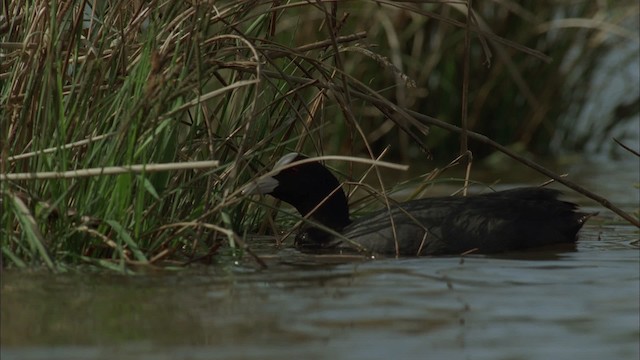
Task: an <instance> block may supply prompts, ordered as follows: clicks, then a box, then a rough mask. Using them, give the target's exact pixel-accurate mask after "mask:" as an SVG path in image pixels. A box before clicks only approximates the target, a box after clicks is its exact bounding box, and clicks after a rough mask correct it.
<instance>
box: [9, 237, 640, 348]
mask: <svg viewBox="0 0 640 360" xmlns="http://www.w3.org/2000/svg"><path fill="white" fill-rule="evenodd" d="M608 235H612V236H611V237H609V236H608ZM613 235H615V236H613ZM635 237H637V234H636V233H634V230H633V229H632V228H630V227H625V226H614V227H611V226H609V227H603V226H600V225H594V226H589V227H587V228H586V229H585V230H584V231H583V233H582V240H581V241H580V242H579V243H578V245H577V246H576V247H575V248H574V249H560V250H554V251H536V252H527V253H521V254H508V255H504V256H500V257H485V256H470V257H465V258H464V259H462V258H460V257H438V258H413V259H376V260H357V261H356V260H354V259H352V258H344V259H342V258H338V257H336V258H334V259H333V260H334V261H333V262H332V264H329V265H328V264H327V263H328V262H327V261H326V259H322V258H313V257H304V256H302V255H300V254H296V253H294V252H293V250H284V251H282V252H280V253H278V254H275V255H272V256H269V257H267V258H268V261H269V265H270V267H269V269H267V270H258V269H257V268H255V267H253V266H251V265H247V264H243V265H237V266H228V267H226V268H223V267H220V266H207V267H205V266H196V267H193V268H191V269H187V270H185V271H179V272H172V271H160V272H157V273H147V274H138V275H135V276H119V275H113V274H103V273H97V274H93V275H91V274H86V273H82V274H63V275H52V274H48V273H45V272H23V271H21V272H14V271H5V272H4V273H3V274H2V313H1V315H2V323H1V340H2V359H3V360H7V359H114V358H118V359H283V358H287V359H289V358H300V359H302V358H304V359H389V358H397V359H426V358H429V359H571V360H573V359H576V358H578V359H598V360H600V359H637V358H638V356H639V337H640V329H639V327H640V325H639V324H640V315H639V313H640V310H639V304H638V298H639V297H640V288H639V284H640V275H639V257H638V255H639V253H638V248H637V244H634V243H633V239H634V238H635ZM598 239H601V240H598ZM607 239H608V240H607Z"/></svg>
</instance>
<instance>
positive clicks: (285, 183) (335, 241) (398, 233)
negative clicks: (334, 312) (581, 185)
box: [244, 153, 592, 255]
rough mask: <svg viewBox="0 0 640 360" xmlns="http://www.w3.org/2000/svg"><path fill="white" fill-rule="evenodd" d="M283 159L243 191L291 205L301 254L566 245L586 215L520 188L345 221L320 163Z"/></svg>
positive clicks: (343, 203)
mask: <svg viewBox="0 0 640 360" xmlns="http://www.w3.org/2000/svg"><path fill="white" fill-rule="evenodd" d="M303 159H307V157H305V156H303V155H300V154H298V153H289V154H287V155H285V156H283V157H282V158H281V159H280V160H278V162H277V163H276V164H275V166H274V168H273V172H272V173H274V175H272V176H263V177H261V178H259V179H258V180H256V181H255V182H254V183H253V184H251V185H250V186H249V187H248V188H246V189H245V190H244V193H245V194H270V195H272V196H274V197H276V198H278V199H280V200H282V201H284V202H287V203H289V204H291V205H293V206H294V207H295V208H296V209H297V210H298V212H300V214H301V215H303V216H307V217H308V220H309V221H308V223H307V224H306V225H304V226H303V227H302V229H301V230H300V232H299V233H298V234H297V236H296V240H295V244H296V246H297V247H299V248H302V249H332V250H344V249H351V250H359V251H365V252H369V253H378V254H399V255H436V254H461V253H464V252H467V251H475V252H478V253H497V252H504V251H510V250H521V249H527V248H533V247H539V246H544V245H550V244H557V243H572V242H575V241H576V240H577V235H576V234H577V232H578V230H580V228H581V227H582V225H583V224H584V223H585V221H586V220H587V219H588V218H589V217H590V216H591V215H592V214H585V213H580V212H577V211H576V205H575V204H573V203H570V202H565V201H561V200H558V196H559V195H560V192H559V191H557V190H553V189H547V188H535V187H525V188H517V189H512V190H506V191H497V192H493V193H487V194H482V195H474V196H468V197H460V196H449V197H436V198H425V199H419V200H412V201H408V202H404V203H399V204H398V203H391V209H387V208H384V209H382V210H379V211H376V212H374V213H372V214H370V215H368V216H365V217H362V218H359V219H356V220H355V221H351V220H350V218H349V207H348V203H347V198H346V197H345V194H344V192H343V191H342V189H341V188H340V183H339V182H338V180H337V179H336V178H335V176H333V174H331V172H330V171H329V170H328V169H327V168H325V167H324V166H323V165H322V164H320V163H319V162H310V163H305V164H300V165H295V166H293V167H288V168H285V166H286V165H288V164H290V163H292V162H294V161H298V160H303Z"/></svg>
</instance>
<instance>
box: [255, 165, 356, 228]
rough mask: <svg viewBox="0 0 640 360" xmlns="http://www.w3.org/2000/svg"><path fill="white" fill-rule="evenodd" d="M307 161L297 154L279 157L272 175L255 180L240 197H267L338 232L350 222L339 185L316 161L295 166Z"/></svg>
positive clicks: (346, 205)
mask: <svg viewBox="0 0 640 360" xmlns="http://www.w3.org/2000/svg"><path fill="white" fill-rule="evenodd" d="M307 159H308V158H307V157H306V156H304V155H300V154H298V153H289V154H287V155H285V156H283V157H282V158H280V160H278V161H277V162H276V164H275V165H274V167H273V171H272V173H274V172H275V173H274V174H272V175H271V176H263V177H261V178H259V179H258V180H256V181H255V182H254V183H253V184H251V185H250V186H249V188H247V189H246V190H245V191H244V193H245V194H270V195H271V196H273V197H275V198H277V199H280V200H282V201H284V202H286V203H289V204H291V205H292V206H294V207H295V208H296V209H297V210H298V212H300V214H301V215H303V216H306V215H307V214H309V213H311V215H310V216H309V217H310V219H312V220H314V221H316V222H318V223H320V224H322V225H324V226H327V227H329V228H331V229H334V230H341V229H342V228H343V227H345V226H346V225H348V224H349V222H350V220H349V206H348V203H347V198H346V196H345V194H344V192H343V191H342V188H341V187H340V183H339V182H338V179H336V177H335V176H333V174H332V173H331V172H330V171H329V170H328V169H327V168H326V167H324V166H323V165H322V164H320V163H319V162H318V161H311V162H306V163H301V164H295V163H296V162H298V161H303V160H307ZM319 204H321V205H319ZM316 207H317V208H316ZM314 209H315V210H314Z"/></svg>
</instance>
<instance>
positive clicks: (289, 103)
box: [0, 0, 638, 271]
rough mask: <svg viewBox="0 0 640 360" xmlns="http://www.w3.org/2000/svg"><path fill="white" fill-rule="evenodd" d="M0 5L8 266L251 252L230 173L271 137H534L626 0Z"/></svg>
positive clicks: (327, 144)
mask: <svg viewBox="0 0 640 360" xmlns="http://www.w3.org/2000/svg"><path fill="white" fill-rule="evenodd" d="M8 4H9V5H8V7H5V8H3V13H2V14H1V15H2V16H1V17H0V61H1V62H0V80H1V81H0V100H1V104H2V109H1V113H0V121H1V126H0V131H1V134H2V135H1V145H0V146H1V149H0V151H1V155H0V174H2V175H0V176H2V178H1V180H2V181H1V182H0V186H1V188H0V191H1V203H0V208H1V215H0V219H1V225H0V235H1V237H2V244H1V246H2V258H1V260H2V266H4V267H6V266H15V267H30V266H39V265H42V264H44V265H45V266H47V267H49V268H51V269H58V270H59V269H63V268H64V267H65V264H78V263H90V264H97V265H100V266H104V267H106V268H110V269H114V270H119V271H123V270H125V269H126V268H127V267H128V266H130V265H135V264H160V263H164V264H166V263H174V264H185V263H189V262H192V261H199V260H202V259H206V260H211V259H215V258H216V257H215V255H217V254H219V253H220V252H221V251H223V250H222V249H231V251H232V252H246V251H248V252H250V246H249V245H250V244H247V243H245V241H244V240H243V239H244V236H243V235H244V234H245V232H246V231H255V230H256V229H258V228H262V229H264V228H265V227H267V225H265V224H261V219H262V218H263V215H264V209H263V207H261V206H258V205H257V204H256V203H253V202H251V201H248V200H247V199H246V198H244V197H242V196H241V192H240V189H241V188H242V186H244V185H245V184H247V183H248V182H249V181H250V180H251V179H252V178H254V177H255V176H257V174H259V173H260V172H261V171H263V169H264V167H265V166H267V165H270V164H272V163H273V161H275V159H277V158H279V157H280V156H281V155H282V154H283V153H284V152H289V151H292V150H297V151H304V152H306V153H308V154H323V153H327V154H352V155H360V156H361V155H363V154H364V155H365V156H368V157H371V158H377V157H380V156H381V154H385V153H386V152H387V150H388V149H389V145H390V151H389V153H390V155H389V156H391V157H392V158H394V159H403V160H409V159H417V158H419V159H424V158H426V157H428V156H431V154H430V152H429V151H430V148H434V149H435V147H436V146H437V147H438V150H437V151H438V152H437V153H436V154H434V157H436V158H437V159H439V160H440V161H441V162H442V161H449V160H452V159H454V158H456V157H457V154H459V153H460V145H459V142H460V136H459V133H460V132H461V131H462V130H460V128H458V127H456V125H451V124H462V128H464V129H465V131H464V132H465V133H466V134H467V136H463V138H462V139H463V141H462V143H463V146H462V150H463V151H462V152H464V151H466V150H467V145H466V139H467V137H468V138H469V139H472V140H473V139H475V140H479V141H480V144H485V145H487V144H488V145H489V146H490V147H489V148H491V149H494V150H495V149H496V148H497V149H498V150H500V151H508V149H506V148H501V147H499V146H498V147H496V146H497V144H496V143H495V142H492V141H491V140H489V139H487V138H484V137H482V136H480V135H478V134H475V133H471V132H469V131H476V132H480V133H485V134H487V135H490V136H489V137H490V138H492V139H494V140H497V143H502V144H513V143H519V144H524V145H525V146H526V147H527V148H529V149H532V150H537V151H545V150H546V149H545V148H544V147H543V146H542V144H546V143H548V139H549V137H550V135H551V133H552V129H553V127H554V124H553V122H554V121H555V119H556V118H557V117H558V116H559V114H561V113H562V112H563V111H564V110H566V109H565V106H566V104H565V102H566V101H573V102H579V101H580V97H579V96H578V95H576V94H575V92H572V91H571V89H567V88H565V87H564V86H565V85H566V84H569V82H567V79H568V78H575V77H576V76H577V77H584V78H585V79H586V78H588V77H589V76H590V71H591V69H593V66H594V63H595V60H593V61H581V62H580V60H583V59H584V58H593V59H595V58H597V55H598V54H601V53H603V52H606V51H607V50H608V47H610V46H614V45H615V43H616V41H617V40H616V39H618V38H624V36H626V35H625V34H627V33H628V32H629V31H628V30H626V29H625V27H624V26H625V25H624V24H625V23H626V22H627V21H628V19H627V17H633V16H635V17H636V18H637V11H638V4H637V3H632V2H628V3H626V2H624V4H623V3H616V5H615V6H616V7H615V8H609V7H608V6H609V5H608V4H609V2H592V1H578V2H570V3H569V4H567V3H566V2H559V1H542V2H541V1H528V2H524V3H523V2H518V3H516V2H513V1H505V2H483V3H481V4H480V3H479V4H478V6H477V8H476V6H475V5H474V10H475V11H474V12H473V14H472V15H468V14H467V11H466V5H465V4H463V3H462V2H454V1H436V2H424V3H420V2H410V3H401V2H384V1H383V2H373V1H353V2H323V1H319V2H284V1H226V2H197V1H195V2H157V1H150V2H138V1H134V2H129V1H118V0H114V1H77V2H62V3H60V2H55V1H54V2H48V1H29V0H18V1H11V2H9V3H8ZM534 9H535V11H534ZM558 17H561V18H567V19H568V18H571V19H578V18H579V19H581V20H582V21H583V22H575V24H578V25H576V26H570V24H568V23H562V22H558V23H556V22H555V21H556V20H557V18H558ZM594 19H597V21H596V20H594ZM552 20H553V21H552ZM612 29H613V30H612ZM621 33H622V35H620V34H621ZM576 37H577V38H579V41H576ZM602 37H611V38H613V40H609V41H597V40H602ZM572 62H573V63H572ZM573 64H579V66H577V65H575V66H574V65H573ZM575 69H578V70H575ZM575 71H579V73H577V74H576V73H575ZM572 84H573V85H572V86H575V87H576V88H579V87H580V86H582V84H581V83H579V82H573V83H572ZM567 94H571V98H570V99H569V98H566V96H567ZM467 104H468V106H467ZM422 114H426V115H422ZM427 115H429V116H427ZM438 119H440V120H438ZM434 125H435V126H434ZM472 149H474V148H472ZM480 149H486V148H480ZM482 151H485V150H480V152H482ZM161 164H164V165H161ZM373 173H374V174H375V172H373ZM224 251H227V250H224Z"/></svg>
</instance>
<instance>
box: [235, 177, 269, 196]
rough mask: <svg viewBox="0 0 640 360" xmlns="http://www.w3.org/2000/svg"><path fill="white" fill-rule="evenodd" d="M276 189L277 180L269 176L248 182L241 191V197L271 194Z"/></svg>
mask: <svg viewBox="0 0 640 360" xmlns="http://www.w3.org/2000/svg"><path fill="white" fill-rule="evenodd" d="M277 187H278V180H276V179H275V178H272V177H270V176H266V177H262V178H259V179H257V180H255V181H252V182H250V183H249V184H248V185H247V186H246V187H245V188H244V189H242V195H266V194H271V193H272V192H273V190H275V188H277Z"/></svg>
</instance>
